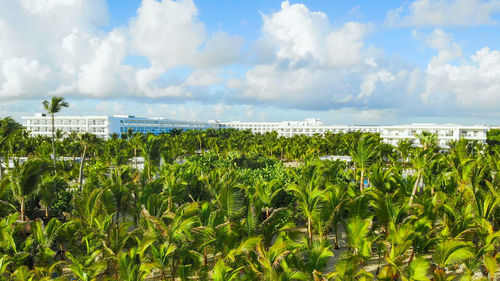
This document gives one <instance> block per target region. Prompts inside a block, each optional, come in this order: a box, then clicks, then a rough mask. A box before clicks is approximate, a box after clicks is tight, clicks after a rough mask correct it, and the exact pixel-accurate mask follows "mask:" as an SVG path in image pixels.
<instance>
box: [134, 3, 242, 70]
mask: <svg viewBox="0 0 500 281" xmlns="http://www.w3.org/2000/svg"><path fill="white" fill-rule="evenodd" d="M197 15H198V10H197V8H196V6H195V5H194V3H193V1H192V0H181V1H172V0H162V1H160V2H158V1H156V0H143V2H142V4H141V7H140V8H139V9H138V10H137V17H136V18H134V19H132V20H131V23H130V29H129V33H130V37H131V46H132V49H133V50H134V51H135V52H136V53H137V54H139V55H143V56H145V57H147V58H148V59H149V60H150V62H151V63H152V64H153V65H154V66H161V67H163V68H167V69H168V68H173V67H176V66H180V65H190V66H204V67H207V66H208V67H210V66H218V65H223V64H227V63H231V62H233V61H235V60H236V59H238V58H239V56H240V55H241V54H240V52H241V48H242V47H243V43H244V40H243V38H242V37H239V36H231V35H229V34H228V33H226V32H216V33H214V34H212V36H210V37H209V36H207V34H206V31H205V25H204V24H203V23H202V22H200V21H199V20H198V18H197ZM202 47H203V48H202Z"/></svg>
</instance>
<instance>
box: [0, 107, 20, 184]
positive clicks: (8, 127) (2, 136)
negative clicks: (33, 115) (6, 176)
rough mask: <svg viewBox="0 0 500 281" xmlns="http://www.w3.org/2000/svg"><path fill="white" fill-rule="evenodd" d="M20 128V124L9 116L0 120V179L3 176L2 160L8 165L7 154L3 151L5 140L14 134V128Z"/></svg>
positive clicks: (4, 149)
mask: <svg viewBox="0 0 500 281" xmlns="http://www.w3.org/2000/svg"><path fill="white" fill-rule="evenodd" d="M20 128H21V126H20V125H19V124H18V123H17V122H16V121H14V119H12V118H10V117H5V118H4V119H2V120H0V179H1V178H2V176H3V164H2V162H5V163H6V164H5V166H8V163H9V159H8V156H7V155H8V154H7V153H5V152H6V143H7V140H8V139H9V138H10V137H12V136H13V135H14V134H15V132H16V130H18V129H20ZM4 153H5V154H4ZM1 156H4V159H2V157H1Z"/></svg>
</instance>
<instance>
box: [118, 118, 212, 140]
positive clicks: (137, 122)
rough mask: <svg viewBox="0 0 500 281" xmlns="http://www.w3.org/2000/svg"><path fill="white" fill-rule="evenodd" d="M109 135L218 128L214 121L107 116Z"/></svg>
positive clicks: (156, 133)
mask: <svg viewBox="0 0 500 281" xmlns="http://www.w3.org/2000/svg"><path fill="white" fill-rule="evenodd" d="M108 118H109V134H110V135H112V134H114V133H116V134H118V135H122V134H126V133H127V132H128V131H129V130H131V131H132V132H133V133H143V134H147V133H152V134H155V135H158V134H161V133H167V132H170V131H172V130H183V131H185V130H206V129H209V128H214V129H217V128H219V123H218V122H215V121H206V122H205V121H180V120H171V119H151V118H136V117H135V116H133V115H123V116H121V115H114V116H109V117H108Z"/></svg>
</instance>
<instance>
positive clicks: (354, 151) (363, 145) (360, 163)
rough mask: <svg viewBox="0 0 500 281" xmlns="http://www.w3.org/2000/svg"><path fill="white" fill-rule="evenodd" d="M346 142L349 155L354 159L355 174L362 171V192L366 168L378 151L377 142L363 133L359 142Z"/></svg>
mask: <svg viewBox="0 0 500 281" xmlns="http://www.w3.org/2000/svg"><path fill="white" fill-rule="evenodd" d="M345 142H346V145H347V147H348V148H349V155H351V158H352V161H353V162H354V172H355V175H356V174H357V171H358V170H359V171H360V173H361V175H360V182H359V190H360V191H361V192H362V191H363V189H364V186H365V183H364V180H365V172H366V169H367V167H368V166H369V165H370V164H371V163H372V161H373V159H374V158H375V157H376V156H377V153H378V150H377V144H376V142H375V140H374V139H373V138H371V137H370V136H369V135H362V136H361V137H360V138H359V140H358V141H357V143H349V142H347V141H345Z"/></svg>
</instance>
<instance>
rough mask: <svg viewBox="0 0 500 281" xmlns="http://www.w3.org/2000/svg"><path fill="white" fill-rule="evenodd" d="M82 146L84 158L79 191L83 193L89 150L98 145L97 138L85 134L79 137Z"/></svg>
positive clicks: (79, 175) (81, 164)
mask: <svg viewBox="0 0 500 281" xmlns="http://www.w3.org/2000/svg"><path fill="white" fill-rule="evenodd" d="M79 142H80V145H82V146H83V151H82V156H81V158H80V170H79V173H78V189H79V190H80V191H82V184H83V167H84V165H85V158H86V156H87V150H88V149H89V148H92V146H93V145H95V144H96V143H97V137H96V135H94V134H90V133H85V134H82V135H80V137H79Z"/></svg>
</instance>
